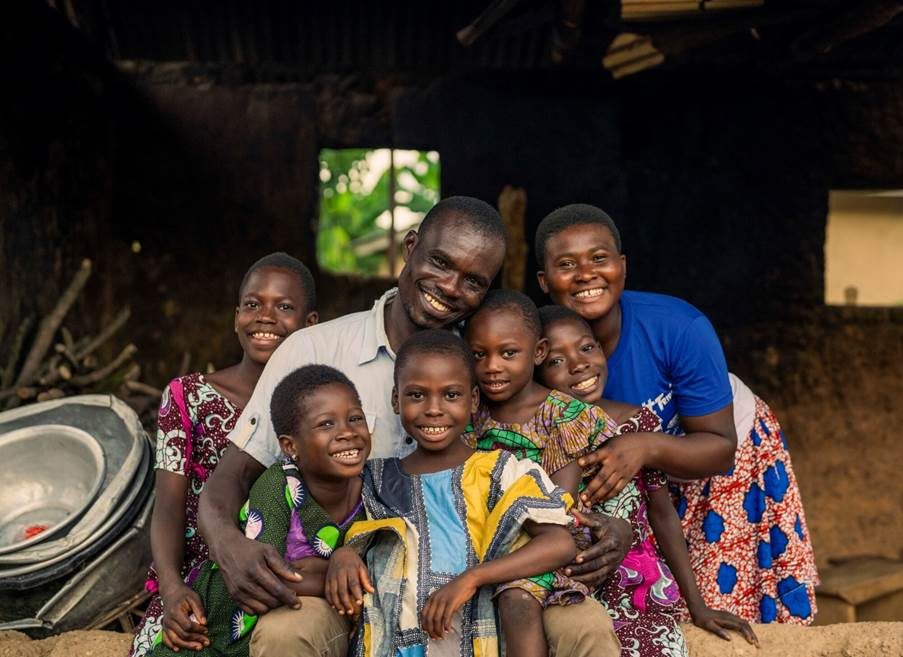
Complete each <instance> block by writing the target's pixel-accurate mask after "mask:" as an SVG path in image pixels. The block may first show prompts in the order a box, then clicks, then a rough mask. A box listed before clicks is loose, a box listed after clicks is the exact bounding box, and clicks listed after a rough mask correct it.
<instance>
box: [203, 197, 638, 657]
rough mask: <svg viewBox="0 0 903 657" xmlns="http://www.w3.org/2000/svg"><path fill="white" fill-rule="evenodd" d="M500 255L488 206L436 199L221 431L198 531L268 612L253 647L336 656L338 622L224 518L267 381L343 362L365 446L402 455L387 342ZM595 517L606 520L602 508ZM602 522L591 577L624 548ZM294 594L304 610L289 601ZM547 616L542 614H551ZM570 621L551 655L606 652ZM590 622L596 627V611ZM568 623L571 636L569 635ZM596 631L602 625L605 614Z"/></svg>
mask: <svg viewBox="0 0 903 657" xmlns="http://www.w3.org/2000/svg"><path fill="white" fill-rule="evenodd" d="M504 254H505V232H504V227H503V225H502V222H501V218H500V217H499V215H498V213H497V212H496V211H495V209H494V208H492V207H491V206H490V205H488V204H486V203H484V202H483V201H480V200H478V199H474V198H469V197H464V196H456V197H451V198H447V199H444V200H442V201H440V202H439V203H438V204H436V206H435V207H433V209H432V210H430V212H429V213H427V215H426V217H424V219H423V222H422V223H421V226H420V231H419V233H417V232H415V231H410V232H409V233H408V234H407V235H406V236H405V238H404V259H405V266H404V268H403V269H402V271H401V273H400V275H399V277H398V288H397V289H393V290H390V291H389V292H387V293H385V294H384V295H383V296H382V297H381V298H380V299H379V300H377V301H376V303H374V305H373V308H372V309H371V310H369V311H364V312H359V313H352V314H350V315H346V316H345V317H340V318H338V319H335V320H333V321H330V322H325V323H323V324H318V325H316V326H313V327H310V328H308V329H305V330H302V331H297V332H296V333H294V334H292V335H291V336H290V337H289V338H287V339H286V340H285V342H284V343H283V344H282V345H281V346H280V347H279V349H278V350H277V351H276V353H275V354H274V355H273V357H272V358H270V361H269V363H268V364H267V366H266V369H265V370H264V372H263V375H262V376H261V378H260V380H259V382H258V383H257V387H256V388H255V389H254V394H253V396H252V397H251V400H250V401H249V402H248V405H247V407H246V408H245V409H244V411H243V412H242V415H241V418H240V419H239V421H238V423H237V424H236V427H235V429H234V430H233V431H232V433H231V434H230V436H229V437H230V439H231V440H232V442H233V443H234V445H232V446H230V447H229V449H228V450H227V451H226V453H225V454H224V456H223V459H222V461H221V462H220V464H219V466H218V467H217V469H216V470H215V471H214V473H213V475H212V476H211V478H210V480H209V481H208V482H207V484H206V487H205V489H204V493H203V494H202V496H201V502H200V509H199V525H200V529H201V532H202V534H203V535H204V537H205V538H206V539H207V544H208V545H209V546H210V555H211V558H212V559H214V561H216V563H217V564H219V566H220V568H221V569H222V571H223V576H224V579H225V581H226V585H227V587H228V588H229V592H230V594H231V595H232V597H233V598H235V600H236V601H237V602H239V603H240V605H241V606H242V608H243V609H244V610H245V611H246V612H249V613H253V614H265V612H267V611H268V610H270V609H272V610H274V611H272V612H271V613H269V614H265V615H263V616H261V618H260V620H259V621H258V624H257V626H256V628H255V630H254V635H253V637H252V640H251V654H252V655H253V656H254V657H268V656H269V655H284V654H298V655H302V654H311V655H320V654H324V655H344V651H345V649H346V648H345V646H346V645H347V631H348V628H347V626H346V624H345V621H344V620H341V619H336V618H335V614H333V613H331V611H330V610H329V608H328V607H327V606H326V602H325V600H322V599H320V598H310V597H305V598H303V601H302V600H300V599H299V598H297V597H296V596H295V594H294V593H293V592H292V590H291V589H290V588H289V587H288V586H287V585H286V583H291V582H297V581H299V580H300V577H299V575H298V574H297V573H295V572H293V571H292V569H290V568H289V567H288V566H287V565H286V563H285V561H284V559H283V557H282V555H281V554H279V553H278V552H277V551H276V550H274V549H273V548H272V547H270V546H267V545H264V544H262V543H258V542H255V541H252V540H249V539H246V538H245V537H244V536H243V535H242V533H241V532H240V531H239V529H238V527H237V526H236V524H235V518H236V515H237V513H238V509H239V508H240V507H241V505H242V504H243V502H244V500H245V498H246V496H247V494H248V491H249V490H250V487H251V485H252V484H253V483H254V481H255V480H256V478H257V477H258V476H259V475H260V474H261V473H262V472H263V471H264V469H265V468H266V467H267V466H268V465H271V464H272V463H274V462H275V461H276V459H277V458H278V456H279V446H278V440H277V439H276V435H275V432H274V430H273V426H272V422H271V420H270V415H269V404H270V397H271V395H272V392H273V389H274V388H275V387H276V385H277V384H278V383H279V381H281V380H282V378H284V377H285V376H286V375H287V374H288V373H289V372H292V371H293V370H295V369H297V368H298V367H300V366H302V365H305V364H307V363H323V364H327V365H331V366H333V367H336V368H337V369H340V370H342V371H343V372H344V373H345V374H346V375H347V376H348V377H349V378H350V379H351V380H352V381H353V382H354V384H355V386H356V387H357V389H358V392H359V393H360V396H361V403H362V406H363V410H364V413H365V415H366V416H367V424H368V426H369V427H370V430H371V433H372V440H373V448H372V451H371V456H372V457H386V456H399V457H401V456H405V455H406V454H408V453H409V452H410V451H412V450H413V449H414V445H413V441H412V440H411V439H410V438H407V439H406V438H405V437H404V432H403V431H402V430H401V424H400V421H399V419H398V416H397V415H395V413H394V412H393V411H392V407H391V396H392V379H393V376H392V372H393V367H394V361H395V352H396V350H397V349H398V348H399V347H400V346H401V344H402V343H403V342H404V340H405V339H406V338H407V337H409V336H410V335H412V334H413V333H414V332H415V331H418V330H422V329H427V328H443V327H445V328H451V327H454V326H455V325H456V324H458V323H459V322H460V321H461V320H462V319H464V318H466V317H467V316H469V315H471V314H472V313H473V312H474V311H475V310H476V309H477V308H478V307H479V305H480V303H481V302H482V300H483V297H484V296H485V294H486V292H487V291H488V290H489V285H490V284H491V282H492V279H493V278H494V277H495V276H496V274H498V272H499V269H500V268H501V266H502V261H503V259H504ZM598 521H599V522H600V523H606V520H605V519H604V518H599V519H598ZM608 524H609V525H611V527H612V531H611V532H609V533H610V537H608V538H609V540H603V541H600V542H599V543H597V544H596V546H594V548H593V549H592V550H591V551H587V552H586V553H584V554H583V557H584V558H583V560H582V562H581V564H580V565H577V566H574V569H575V572H576V573H578V574H580V573H584V574H585V575H586V577H588V578H589V577H593V578H594V579H596V578H598V577H604V575H606V574H607V573H608V571H609V570H610V569H611V567H613V566H614V565H616V564H617V563H620V560H621V558H623V556H624V554H625V553H626V551H627V549H628V548H629V546H630V533H629V527H627V525H626V523H622V522H619V521H613V522H612V521H608ZM623 527H627V530H626V532H625V531H624V529H623ZM301 575H302V576H303V573H302V574H301ZM301 603H303V606H304V608H303V609H302V610H299V605H300V604H301ZM283 605H285V606H283ZM277 608H278V609H277ZM561 609H564V608H559V610H561ZM557 611H558V610H556V614H557ZM574 611H575V612H576V611H577V610H574ZM593 611H596V610H593ZM556 614H551V615H549V616H550V617H551V616H555V618H556V619H557V618H558V616H557V615H556ZM586 615H587V614H584V615H583V616H586ZM302 619H303V622H301V621H302ZM581 619H582V616H581V615H580V614H578V613H569V614H568V618H567V620H561V621H558V620H555V619H551V618H547V619H546V631H547V634H548V636H549V641H550V644H551V646H552V654H553V655H554V654H555V653H556V652H557V651H556V649H555V646H556V645H557V644H560V645H562V646H564V645H568V651H567V654H571V655H574V656H576V655H584V654H586V655H590V654H607V653H599V652H591V651H585V652H584V651H580V650H579V649H578V650H574V649H572V648H573V646H574V645H576V644H581V645H582V644H585V645H586V646H588V650H589V647H590V646H593V645H594V644H595V645H598V643H599V642H600V640H602V639H600V638H599V637H598V636H592V635H593V634H594V633H595V632H596V629H595V627H592V628H590V627H581ZM337 620H338V621H340V622H337ZM594 620H597V619H595V617H594ZM598 620H600V622H602V623H603V625H602V627H603V632H604V631H605V625H604V622H605V618H602V619H598ZM583 625H586V624H585V623H584V624H583ZM186 629H187V628H186ZM574 632H582V634H581V636H579V637H575V636H572V635H573V633H574ZM607 632H608V633H609V634H610V633H611V630H610V623H609V624H608V626H607ZM606 636H607V635H606ZM603 639H604V637H603ZM615 645H616V644H615ZM558 654H565V653H563V652H558Z"/></svg>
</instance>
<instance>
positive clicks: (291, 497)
mask: <svg viewBox="0 0 903 657" xmlns="http://www.w3.org/2000/svg"><path fill="white" fill-rule="evenodd" d="M270 409H271V413H270V415H271V417H272V419H273V427H274V428H275V430H276V433H277V434H278V435H279V443H280V446H281V447H282V452H283V454H284V456H285V459H284V463H276V464H274V465H272V466H270V467H269V468H268V469H267V470H266V471H265V472H264V473H263V474H262V475H261V476H260V478H258V479H257V481H256V482H255V483H254V485H253V486H252V487H251V491H250V495H249V497H248V501H247V502H246V503H245V505H244V507H242V510H241V512H240V514H239V519H240V521H241V523H242V525H243V528H244V532H245V536H247V537H248V538H251V539H254V540H257V541H261V542H264V543H267V544H268V545H271V546H273V547H274V548H276V550H278V551H279V552H280V553H281V554H283V555H284V556H285V559H286V561H287V562H288V563H289V564H290V566H291V567H292V568H295V569H297V570H298V571H299V572H303V573H304V578H303V579H302V580H301V581H300V582H298V583H295V584H292V585H291V586H292V588H293V590H294V591H295V593H296V594H297V595H299V596H309V597H318V598H323V597H325V582H326V569H327V561H328V559H329V557H330V555H332V553H333V551H334V550H335V549H336V548H338V547H340V546H341V545H342V543H343V541H344V538H345V533H346V532H347V530H348V528H349V527H350V526H351V524H352V523H353V522H355V521H357V520H363V519H365V518H366V515H365V514H364V511H363V505H362V503H361V476H360V475H361V471H362V470H363V469H364V464H365V463H366V461H367V457H368V456H369V454H370V432H369V430H368V429H367V419H366V416H365V415H364V412H363V410H361V402H360V398H359V397H358V394H357V390H356V389H355V387H354V384H353V383H351V381H349V380H348V377H346V376H345V375H344V374H342V373H341V372H339V371H338V370H336V369H334V368H332V367H328V366H326V365H306V366H304V367H301V368H299V369H297V370H295V371H294V372H292V373H291V374H289V375H288V376H287V377H285V378H284V379H283V380H282V381H281V382H280V383H279V385H277V386H276V389H275V390H274V391H273V397H272V400H271V401H270ZM364 584H365V586H366V585H368V584H369V582H368V581H367V580H366V576H365V578H364ZM193 590H194V592H195V593H196V594H197V596H198V598H199V600H200V603H201V605H202V607H203V610H204V611H203V612H202V615H200V616H198V614H197V612H195V617H196V618H195V619H194V620H195V621H196V622H197V623H199V624H200V625H202V626H206V628H207V634H206V637H205V638H206V639H207V643H206V645H205V646H204V647H203V648H201V649H200V650H199V653H200V657H247V655H248V653H249V646H250V639H251V630H252V629H253V628H254V625H255V624H256V623H257V616H254V615H252V614H249V613H246V612H245V611H243V610H242V609H241V608H240V607H239V606H238V604H237V603H236V602H235V601H234V600H233V599H232V598H231V597H230V596H229V592H228V590H227V589H226V584H225V582H224V581H223V576H222V573H221V572H220V571H219V568H218V567H217V566H216V564H214V563H213V562H212V561H209V560H208V561H206V562H204V563H203V564H202V566H201V568H200V572H199V574H198V576H197V579H196V580H195V582H194V585H193ZM302 600H303V598H302ZM302 604H304V603H303V602H302ZM335 621H336V622H338V623H344V620H343V619H340V618H339V616H338V614H336V615H335ZM177 652H178V651H177V650H175V649H174V648H172V647H170V646H168V645H164V644H163V643H162V641H159V642H157V644H156V645H155V646H154V649H153V651H152V653H151V654H152V655H153V656H154V657H175V655H176V653H177Z"/></svg>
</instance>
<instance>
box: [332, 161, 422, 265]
mask: <svg viewBox="0 0 903 657" xmlns="http://www.w3.org/2000/svg"><path fill="white" fill-rule="evenodd" d="M438 200H439V153H437V152H436V151H411V150H398V149H388V148H380V149H376V150H368V149H363V148H344V149H339V150H337V149H323V150H322V151H320V222H319V231H318V233H317V259H318V261H319V263H320V267H322V268H323V269H327V270H329V271H332V272H337V273H355V274H362V275H365V276H387V277H393V278H394V277H395V276H396V275H397V274H398V271H399V270H400V269H401V263H402V260H401V242H402V239H403V238H404V236H405V234H406V233H407V232H408V231H409V230H411V229H412V228H413V229H416V228H417V227H418V226H419V225H420V221H421V220H422V219H423V216H424V215H425V214H426V213H427V211H428V210H429V209H430V208H431V207H433V205H435V204H436V202H437V201H438Z"/></svg>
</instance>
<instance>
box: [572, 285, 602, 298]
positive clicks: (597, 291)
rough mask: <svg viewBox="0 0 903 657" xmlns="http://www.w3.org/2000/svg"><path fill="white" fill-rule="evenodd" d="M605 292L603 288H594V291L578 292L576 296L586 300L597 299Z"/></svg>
mask: <svg viewBox="0 0 903 657" xmlns="http://www.w3.org/2000/svg"><path fill="white" fill-rule="evenodd" d="M603 291H604V290H603V289H602V288H601V287H594V288H593V289H592V290H583V291H581V292H578V293H577V294H575V295H574V296H577V297H581V298H585V297H597V296H599V295H600V294H602V292H603Z"/></svg>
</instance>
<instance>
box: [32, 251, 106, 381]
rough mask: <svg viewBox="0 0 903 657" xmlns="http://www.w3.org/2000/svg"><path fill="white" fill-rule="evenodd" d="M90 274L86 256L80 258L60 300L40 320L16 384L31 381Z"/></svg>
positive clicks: (88, 261)
mask: <svg viewBox="0 0 903 657" xmlns="http://www.w3.org/2000/svg"><path fill="white" fill-rule="evenodd" d="M90 276H91V261H90V260H89V259H88V258H85V259H84V260H82V263H81V266H80V267H79V269H78V271H77V272H76V273H75V276H73V277H72V282H71V283H69V287H67V288H66V291H65V292H63V295H62V296H61V297H60V300H59V301H57V302H56V306H55V307H54V309H53V310H52V311H51V312H50V314H49V315H47V317H45V318H44V319H42V320H41V326H40V328H39V329H38V334H37V336H36V337H35V339H34V342H33V343H32V345H31V350H30V351H29V352H28V356H26V357H25V363H24V364H23V365H22V369H21V371H20V372H19V377H18V378H17V379H16V385H18V386H24V385H27V384H29V383H31V382H32V380H33V379H34V377H35V374H37V372H38V368H39V366H40V365H41V361H42V360H43V359H44V355H45V354H46V353H47V349H49V348H50V344H51V343H52V342H53V336H54V335H56V331H57V329H58V328H59V327H60V324H61V323H62V322H63V318H64V317H65V316H66V313H68V312H69V309H70V308H71V307H72V304H73V303H75V300H76V299H77V298H78V295H79V294H80V293H81V291H82V288H83V287H84V286H85V283H86V282H87V281H88V277H90Z"/></svg>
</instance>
